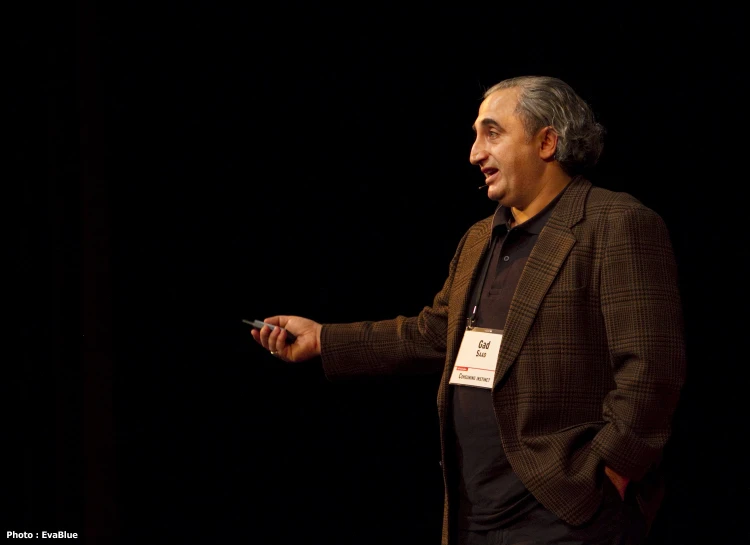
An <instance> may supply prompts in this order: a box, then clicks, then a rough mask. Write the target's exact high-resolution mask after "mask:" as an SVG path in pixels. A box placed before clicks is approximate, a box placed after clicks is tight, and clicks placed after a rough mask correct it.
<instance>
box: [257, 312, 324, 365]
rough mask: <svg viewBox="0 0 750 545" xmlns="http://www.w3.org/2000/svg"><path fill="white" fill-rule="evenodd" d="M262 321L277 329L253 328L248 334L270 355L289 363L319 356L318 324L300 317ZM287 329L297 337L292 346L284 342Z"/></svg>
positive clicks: (284, 317) (273, 318) (280, 317)
mask: <svg viewBox="0 0 750 545" xmlns="http://www.w3.org/2000/svg"><path fill="white" fill-rule="evenodd" d="M263 321H264V322H266V323H269V324H272V325H275V326H278V327H275V328H274V330H273V331H271V330H270V328H268V327H266V326H263V328H262V329H260V330H258V329H255V328H253V329H252V330H251V331H250V334H251V335H252V336H253V339H255V341H256V342H257V343H258V344H260V345H261V346H262V347H263V348H265V349H266V350H268V351H270V352H271V354H272V355H274V356H276V357H277V358H279V359H282V360H284V361H291V362H300V361H305V360H309V359H310V358H314V357H315V356H320V330H321V329H322V326H321V324H319V323H318V322H314V321H312V320H308V319H307V318H301V317H300V316H272V317H270V318H265V319H264V320H263ZM282 328H283V329H282ZM287 329H288V330H289V332H290V333H294V335H295V336H296V337H297V339H296V340H295V341H294V343H292V344H287V342H286V336H287V332H286V330H287Z"/></svg>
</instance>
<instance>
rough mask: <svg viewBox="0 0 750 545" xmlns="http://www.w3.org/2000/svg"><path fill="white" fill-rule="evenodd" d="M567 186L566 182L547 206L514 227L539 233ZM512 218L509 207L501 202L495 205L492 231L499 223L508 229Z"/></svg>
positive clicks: (533, 233)
mask: <svg viewBox="0 0 750 545" xmlns="http://www.w3.org/2000/svg"><path fill="white" fill-rule="evenodd" d="M568 187H570V184H567V185H566V186H565V187H564V188H563V189H562V191H560V193H558V194H557V196H556V197H555V198H554V199H552V200H551V201H550V202H549V204H548V205H547V206H545V207H544V208H543V209H542V210H540V211H539V212H537V213H536V214H535V215H534V217H532V218H529V219H527V220H526V221H525V222H523V223H520V224H518V225H516V228H517V229H523V230H524V231H526V232H527V233H530V234H532V235H538V234H539V233H541V232H542V229H544V226H545V225H546V224H547V220H549V217H550V216H551V215H552V210H554V208H555V205H556V204H557V203H558V201H559V200H560V198H561V197H562V195H563V193H565V190H566V189H568ZM512 218H513V214H512V213H511V211H510V208H507V207H505V206H503V205H501V204H499V205H497V210H496V211H495V218H494V219H493V220H492V229H493V231H494V230H495V228H496V227H499V226H501V225H502V226H504V227H505V228H506V229H509V227H508V226H509V222H510V220H511V219H512Z"/></svg>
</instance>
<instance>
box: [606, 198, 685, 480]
mask: <svg viewBox="0 0 750 545" xmlns="http://www.w3.org/2000/svg"><path fill="white" fill-rule="evenodd" d="M601 309H602V313H603V316H604V324H605V329H606V334H607V342H608V346H609V354H610V360H611V364H612V367H613V373H614V380H615V383H616V388H615V389H614V390H612V391H610V392H609V393H608V394H607V396H606V397H605V399H604V405H603V418H604V420H605V422H606V424H605V426H604V427H603V428H602V429H601V431H600V432H599V433H598V434H597V436H596V437H595V438H594V441H593V444H592V447H593V448H594V450H595V451H597V452H598V453H599V455H600V456H601V457H602V459H603V460H604V461H605V463H606V464H607V465H608V466H609V467H611V468H612V469H614V470H615V471H616V472H618V473H620V474H621V475H624V476H626V477H629V478H631V479H633V480H639V479H640V478H642V477H643V475H644V474H645V473H646V472H647V471H648V470H649V468H650V467H651V466H652V465H654V464H656V463H658V461H659V459H660V457H661V452H662V449H663V447H664V446H665V444H666V442H667V439H668V438H669V435H670V429H671V420H672V416H673V413H674V411H675V409H676V406H677V401H678V397H679V393H680V390H681V387H682V384H683V382H684V380H685V367H686V364H685V347H684V338H683V335H684V334H683V317H682V309H681V303H680V296H679V286H678V282H677V264H676V262H675V258H674V254H673V250H672V246H671V243H670V238H669V233H668V231H667V228H666V226H665V224H664V222H663V220H662V219H661V217H659V216H658V215H657V214H656V213H655V212H653V211H652V210H650V209H648V208H646V207H644V206H642V205H636V206H633V205H630V206H624V207H622V208H620V209H619V210H612V212H611V215H610V218H609V221H608V228H607V234H606V249H605V254H604V261H603V263H602V268H601Z"/></svg>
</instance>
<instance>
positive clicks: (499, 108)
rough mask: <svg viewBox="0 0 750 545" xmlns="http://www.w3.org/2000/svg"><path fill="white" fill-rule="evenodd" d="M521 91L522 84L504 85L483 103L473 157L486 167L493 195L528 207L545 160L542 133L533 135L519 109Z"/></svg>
mask: <svg viewBox="0 0 750 545" xmlns="http://www.w3.org/2000/svg"><path fill="white" fill-rule="evenodd" d="M518 94H519V90H518V88H511V89H501V90H500V91H496V92H494V93H492V94H491V95H490V96H488V97H487V98H486V99H485V100H484V101H483V102H482V104H481V105H480V106H479V115H478V116H477V120H476V121H475V122H474V127H473V128H474V131H475V132H476V135H477V137H476V140H475V141H474V145H473V146H472V147H471V155H470V156H469V160H470V161H471V164H472V165H477V166H479V167H480V168H481V169H482V173H483V174H484V176H485V184H487V185H488V186H489V187H488V189H487V192H488V196H489V198H490V199H492V200H494V201H498V202H499V203H500V204H502V205H503V206H508V207H515V208H518V209H524V208H526V206H527V205H528V204H529V203H530V202H531V201H532V200H533V199H534V197H535V196H536V195H537V193H538V192H539V190H540V184H541V179H542V175H543V172H544V166H545V161H544V160H543V159H542V158H541V157H540V153H539V151H540V148H539V146H540V141H539V142H538V140H540V138H539V135H536V136H535V137H532V138H529V137H528V135H527V134H526V131H525V129H524V127H523V122H522V121H521V118H520V117H519V116H518V115H517V114H516V113H515V108H516V103H517V101H518Z"/></svg>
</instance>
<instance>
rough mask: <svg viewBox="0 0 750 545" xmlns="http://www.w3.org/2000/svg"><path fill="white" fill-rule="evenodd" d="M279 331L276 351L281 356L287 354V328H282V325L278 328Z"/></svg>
mask: <svg viewBox="0 0 750 545" xmlns="http://www.w3.org/2000/svg"><path fill="white" fill-rule="evenodd" d="M276 329H277V330H278V332H279V334H278V336H277V337H276V345H275V347H274V351H275V352H276V353H277V354H278V355H279V356H284V355H286V354H285V352H286V351H287V346H286V329H282V328H281V327H277V328H276Z"/></svg>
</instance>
